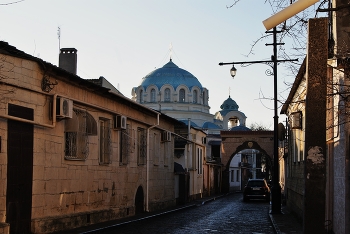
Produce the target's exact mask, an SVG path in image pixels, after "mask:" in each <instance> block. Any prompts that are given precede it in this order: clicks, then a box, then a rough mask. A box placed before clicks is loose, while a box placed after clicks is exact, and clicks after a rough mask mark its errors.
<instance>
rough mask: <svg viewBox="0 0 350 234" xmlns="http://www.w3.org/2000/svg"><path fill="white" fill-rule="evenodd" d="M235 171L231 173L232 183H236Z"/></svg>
mask: <svg viewBox="0 0 350 234" xmlns="http://www.w3.org/2000/svg"><path fill="white" fill-rule="evenodd" d="M234 176H235V170H232V171H231V182H235V177H234Z"/></svg>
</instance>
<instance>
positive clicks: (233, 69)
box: [230, 64, 237, 78]
mask: <svg viewBox="0 0 350 234" xmlns="http://www.w3.org/2000/svg"><path fill="white" fill-rule="evenodd" d="M236 73H237V69H236V68H235V65H234V64H233V65H232V68H231V70H230V74H231V76H232V78H234V77H235V76H236Z"/></svg>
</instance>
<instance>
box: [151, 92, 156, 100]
mask: <svg viewBox="0 0 350 234" xmlns="http://www.w3.org/2000/svg"><path fill="white" fill-rule="evenodd" d="M151 102H156V90H155V89H151Z"/></svg>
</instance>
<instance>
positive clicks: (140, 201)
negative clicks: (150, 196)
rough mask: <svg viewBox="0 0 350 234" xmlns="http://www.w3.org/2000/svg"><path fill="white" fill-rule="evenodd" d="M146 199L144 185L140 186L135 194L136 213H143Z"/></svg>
mask: <svg viewBox="0 0 350 234" xmlns="http://www.w3.org/2000/svg"><path fill="white" fill-rule="evenodd" d="M144 200H145V198H144V195H143V189H142V186H139V187H138V188H137V191H136V195H135V214H141V213H143V212H144Z"/></svg>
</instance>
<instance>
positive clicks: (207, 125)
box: [202, 122, 221, 129]
mask: <svg viewBox="0 0 350 234" xmlns="http://www.w3.org/2000/svg"><path fill="white" fill-rule="evenodd" d="M202 128H203V129H221V127H219V126H218V125H216V124H214V123H212V122H205V123H204V124H203V126H202Z"/></svg>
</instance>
